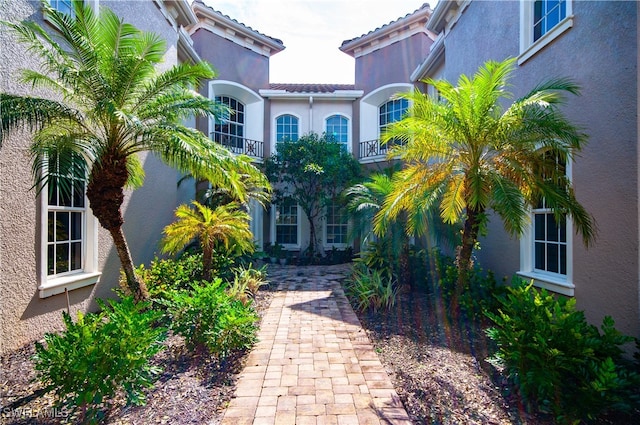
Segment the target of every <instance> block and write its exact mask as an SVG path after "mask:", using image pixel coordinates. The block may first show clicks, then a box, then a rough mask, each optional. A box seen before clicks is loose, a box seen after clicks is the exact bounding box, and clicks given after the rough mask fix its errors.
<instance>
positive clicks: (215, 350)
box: [166, 278, 258, 357]
mask: <svg viewBox="0 0 640 425" xmlns="http://www.w3.org/2000/svg"><path fill="white" fill-rule="evenodd" d="M166 304H167V305H168V307H169V309H168V310H169V314H170V316H171V318H172V328H173V330H175V331H176V332H178V333H179V334H180V335H182V336H184V337H185V338H186V342H187V346H188V347H190V348H191V349H201V348H207V349H208V350H209V352H210V353H211V354H213V355H216V356H218V357H225V356H227V355H228V354H229V353H231V352H232V351H234V350H239V349H247V348H249V347H251V346H252V345H253V343H254V342H255V340H256V332H257V326H256V323H257V321H258V315H257V314H256V312H255V310H254V309H253V306H252V305H251V303H248V304H247V305H245V304H243V303H242V302H241V301H240V300H238V299H236V298H234V297H232V296H231V295H229V294H228V293H227V292H226V290H225V285H224V284H223V282H222V280H221V279H219V278H216V279H214V280H213V282H202V285H195V284H194V285H193V290H192V291H189V292H187V291H174V292H173V293H172V294H171V297H170V299H169V300H168V302H166Z"/></svg>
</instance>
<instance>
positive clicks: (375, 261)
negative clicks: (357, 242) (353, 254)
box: [355, 238, 398, 277]
mask: <svg viewBox="0 0 640 425" xmlns="http://www.w3.org/2000/svg"><path fill="white" fill-rule="evenodd" d="M395 257H396V256H395V254H394V252H393V249H392V244H391V240H390V239H389V238H383V239H378V240H377V241H374V242H370V243H369V244H367V249H366V250H364V251H362V252H361V253H360V258H356V260H355V262H356V263H361V264H363V265H365V266H366V267H367V268H369V269H373V270H376V271H378V272H379V273H381V274H386V275H388V276H396V277H397V276H398V267H397V265H396V264H395V263H397V258H395Z"/></svg>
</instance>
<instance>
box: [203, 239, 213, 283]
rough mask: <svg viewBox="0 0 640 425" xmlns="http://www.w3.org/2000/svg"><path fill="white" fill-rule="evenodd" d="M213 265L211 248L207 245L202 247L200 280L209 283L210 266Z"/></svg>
mask: <svg viewBox="0 0 640 425" xmlns="http://www.w3.org/2000/svg"><path fill="white" fill-rule="evenodd" d="M212 264H213V247H212V246H209V245H208V244H203V246H202V278H203V279H204V280H206V281H211V265H212Z"/></svg>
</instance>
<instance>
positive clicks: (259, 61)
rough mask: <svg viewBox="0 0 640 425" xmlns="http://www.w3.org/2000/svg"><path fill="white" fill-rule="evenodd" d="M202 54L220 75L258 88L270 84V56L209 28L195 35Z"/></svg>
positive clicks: (196, 44) (198, 31) (195, 46)
mask: <svg viewBox="0 0 640 425" xmlns="http://www.w3.org/2000/svg"><path fill="white" fill-rule="evenodd" d="M191 38H192V39H193V46H194V48H195V49H196V51H197V52H198V54H199V55H200V57H201V58H202V59H203V60H205V61H207V62H209V63H210V64H211V65H212V66H213V68H214V69H215V70H216V71H217V72H218V77H217V78H218V79H220V80H229V81H235V82H237V83H239V84H242V85H244V86H246V87H249V88H250V89H252V90H254V91H258V90H259V89H263V88H267V87H269V58H267V57H266V56H263V55H260V54H258V53H256V52H253V51H251V50H249V49H246V48H244V47H242V46H238V45H237V44H235V43H234V42H232V41H231V40H227V39H225V38H222V37H220V36H218V35H216V34H213V33H212V32H210V31H207V30H206V29H198V30H197V31H196V32H194V33H193V34H192V35H191Z"/></svg>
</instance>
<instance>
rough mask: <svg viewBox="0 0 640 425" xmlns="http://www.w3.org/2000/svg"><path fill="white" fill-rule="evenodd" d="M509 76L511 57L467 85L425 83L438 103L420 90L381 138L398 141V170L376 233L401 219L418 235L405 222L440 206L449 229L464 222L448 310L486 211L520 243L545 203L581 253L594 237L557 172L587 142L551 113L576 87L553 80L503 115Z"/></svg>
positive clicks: (462, 82) (489, 64)
mask: <svg viewBox="0 0 640 425" xmlns="http://www.w3.org/2000/svg"><path fill="white" fill-rule="evenodd" d="M513 68H514V60H513V59H508V60H505V61H503V62H493V61H490V62H487V63H486V64H485V65H484V66H483V67H481V68H480V69H479V70H478V71H477V72H476V74H475V75H474V76H473V78H469V77H467V76H465V75H462V76H461V77H460V79H459V80H458V85H457V86H454V85H453V84H451V83H449V82H447V81H443V80H439V81H435V80H430V79H429V80H426V81H425V82H426V83H427V84H429V85H432V86H433V87H434V88H435V89H436V90H437V92H438V94H439V96H440V98H436V97H434V96H428V95H426V94H424V93H421V92H420V91H418V90H414V91H413V92H410V93H406V94H403V95H402V96H403V97H404V98H406V99H408V100H409V101H410V105H411V106H410V111H409V114H408V115H407V116H406V117H405V118H403V119H402V120H400V121H398V122H395V123H393V124H392V125H390V127H389V128H388V130H387V131H386V133H385V134H384V135H383V140H384V141H389V140H397V139H401V140H403V141H404V142H406V143H405V144H404V145H403V146H397V145H396V146H395V147H394V148H393V149H391V151H390V152H389V156H391V157H395V156H399V157H400V159H402V160H403V161H404V163H405V164H406V167H405V168H404V169H403V170H402V171H401V172H399V173H397V174H396V175H395V176H394V179H393V191H392V192H391V193H390V194H389V195H388V196H387V197H386V199H385V202H384V205H383V208H382V209H381V210H380V212H379V213H378V215H377V216H376V220H375V226H376V228H377V229H378V231H383V230H384V228H385V226H386V223H388V221H389V219H390V218H393V217H396V216H397V215H398V214H400V213H401V212H403V211H404V212H406V214H407V215H408V217H409V231H414V230H424V229H419V228H414V227H412V226H414V225H413V223H415V222H416V221H415V220H413V217H414V216H415V215H416V214H422V213H423V211H425V210H428V209H431V208H438V209H439V212H440V216H441V218H442V220H444V221H445V222H447V223H456V222H462V223H463V232H462V241H461V245H460V247H459V251H458V258H457V262H458V268H459V278H458V284H457V289H456V294H455V296H454V298H453V300H452V303H454V304H455V302H457V299H458V296H459V295H460V293H461V291H462V288H463V287H464V284H465V283H466V282H467V279H468V271H469V269H470V267H471V266H472V262H471V256H472V251H473V248H474V246H475V245H476V243H477V242H478V235H479V234H481V233H482V232H484V231H485V230H486V222H487V212H488V211H489V210H493V211H494V212H495V213H497V214H498V216H500V218H501V219H502V221H503V224H504V227H505V229H506V230H507V231H508V232H509V233H511V234H513V235H520V234H522V232H523V231H524V229H525V228H526V226H527V224H528V218H529V213H528V211H529V207H533V206H535V205H537V204H538V203H539V202H540V201H541V200H542V199H544V200H545V202H546V205H547V206H548V207H550V208H552V209H553V211H554V214H555V216H556V219H557V220H561V219H563V218H564V217H566V216H570V217H572V219H573V223H574V224H575V227H576V230H577V232H578V233H579V234H581V235H582V238H583V241H584V243H585V245H589V243H591V242H592V241H593V239H594V237H595V225H594V221H593V218H592V217H591V215H589V214H588V213H587V211H586V210H585V209H584V208H583V207H582V206H581V205H580V203H579V202H578V201H577V199H576V197H575V195H574V191H573V188H572V185H571V182H570V180H569V179H568V178H567V176H566V175H565V171H564V167H562V166H559V164H566V163H568V162H569V161H571V160H573V158H574V156H575V154H576V153H577V152H579V151H580V150H581V148H582V146H583V144H584V143H585V141H586V135H585V134H583V133H582V132H581V131H580V129H579V128H577V127H576V126H574V125H572V124H571V123H570V122H569V121H568V120H567V119H566V118H565V116H564V115H563V114H562V113H561V111H560V110H559V105H561V104H562V103H563V101H564V94H565V93H571V94H574V95H577V94H578V93H579V88H578V87H577V85H576V84H574V83H573V82H571V81H570V80H567V79H563V78H558V79H552V80H549V81H547V82H544V83H542V84H540V85H538V86H536V87H535V88H534V89H533V90H531V91H530V92H529V93H527V94H526V95H525V96H523V97H522V98H519V99H517V100H515V101H514V102H513V103H511V105H510V106H508V107H506V108H504V107H503V105H504V103H503V102H504V99H510V98H511V93H509V92H508V91H507V86H508V81H509V78H510V76H511V74H512V72H513Z"/></svg>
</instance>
